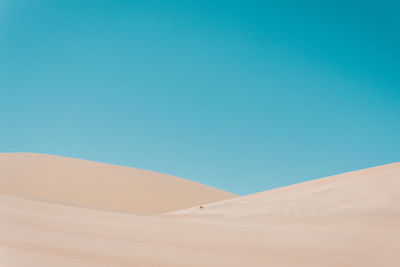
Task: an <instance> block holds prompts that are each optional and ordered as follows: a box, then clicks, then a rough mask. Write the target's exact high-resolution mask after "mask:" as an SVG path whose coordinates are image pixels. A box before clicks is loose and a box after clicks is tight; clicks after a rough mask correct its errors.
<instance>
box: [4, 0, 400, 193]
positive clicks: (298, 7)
mask: <svg viewBox="0 0 400 267" xmlns="http://www.w3.org/2000/svg"><path fill="white" fill-rule="evenodd" d="M300 2H301V3H300ZM399 47H400V4H399V2H398V1H322V2H321V1H232V0H230V1H222V0H221V1H207V0H204V1H166V0H163V1H122V0H121V1H118V0H115V1H111V0H109V1H105V0H96V1H94V0H93V1H91V0H87V1H78V0H59V1H52V0H36V1H28V0H0V152H37V153H48V154H56V155H63V156H70V157H76V158H83V159H88V160H95V161H101V162H106V163H113V164H119V165H126V166H132V167H137V168H142V169H149V170H153V171H158V172H162V173H167V174H172V175H176V176H180V177H183V178H187V179H190V180H194V181H197V182H200V183H204V184H208V185H211V186H215V187H218V188H221V189H225V190H228V191H231V192H233V193H237V194H249V193H254V192H259V191H264V190H267V189H271V188H275V187H279V186H283V185H288V184H293V183H297V182H301V181H305V180H310V179H315V178H320V177H325V176H328V175H333V174H337V173H341V172H346V171H351V170H357V169H361V168H366V167H372V166H376V165H380V164H386V163H391V162H396V161H400V49H399Z"/></svg>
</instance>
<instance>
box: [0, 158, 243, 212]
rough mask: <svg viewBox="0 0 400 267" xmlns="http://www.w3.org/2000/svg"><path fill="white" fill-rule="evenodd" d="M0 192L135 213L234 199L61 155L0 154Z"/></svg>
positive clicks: (175, 181) (184, 183) (137, 171)
mask: <svg viewBox="0 0 400 267" xmlns="http://www.w3.org/2000/svg"><path fill="white" fill-rule="evenodd" d="M0 170H1V171H0V194H3V195H10V196H17V197H22V198H28V199H32V200H41V201H49V202H52V203H61V204H68V205H73V206H81V207H90V208H99V209H104V210H113V211H120V212H127V213H135V214H159V213H164V212H167V211H174V210H178V209H184V208H189V207H193V206H195V205H198V204H204V203H210V202H215V201H218V200H223V199H227V198H231V197H234V196H235V195H234V194H231V193H228V192H225V191H222V190H218V189H216V188H213V187H209V186H205V185H202V184H199V183H196V182H192V181H189V180H185V179H182V178H178V177H174V176H171V175H166V174H161V173H156V172H152V171H146V170H141V169H135V168H129V167H121V166H116V165H110V164H103V163H97V162H92V161H87V160H79V159H71V158H66V157H59V156H52V155H44V154H29V153H3V154H0Z"/></svg>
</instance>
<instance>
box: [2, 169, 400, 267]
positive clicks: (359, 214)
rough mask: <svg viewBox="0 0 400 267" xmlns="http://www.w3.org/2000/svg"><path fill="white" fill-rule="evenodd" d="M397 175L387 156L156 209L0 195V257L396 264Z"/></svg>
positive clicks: (17, 262) (78, 261)
mask: <svg viewBox="0 0 400 267" xmlns="http://www.w3.org/2000/svg"><path fill="white" fill-rule="evenodd" d="M173 181H174V180H173ZM399 185H400V164H390V165H385V166H380V167H376V168H371V169H366V170H361V171H357V172H351V173H346V174H342V175H337V176H332V177H328V178H325V179H319V180H315V181H311V182H306V183H302V184H297V185H293V186H289V187H284V188H280V189H276V190H271V191H266V192H262V193H257V194H254V195H249V196H245V197H236V198H232V199H228V200H223V201H218V202H216V203H212V204H206V205H204V208H203V209H202V210H200V208H199V206H198V205H196V206H195V207H193V208H190V209H184V210H180V211H175V212H169V213H166V214H163V215H157V216H154V215H152V216H140V215H135V214H125V213H118V212H111V211H105V210H95V209H89V208H83V207H71V206H66V205H60V204H52V203H48V202H47V203H46V202H40V201H33V200H27V199H20V198H16V197H10V196H1V195H0V266H7V267H8V266H10V267H25V266H40V267H46V266H60V267H64V266H90V267H92V266H94V267H96V266H99V267H100V266H144V267H146V266H195V267H196V266H274V267H293V266H295V267H312V266H315V267H317V266H326V267H337V266H341V267H354V266H362V267H373V266H374V267H375V266H385V267H397V266H398V263H399V262H400V205H399V202H400V187H399Z"/></svg>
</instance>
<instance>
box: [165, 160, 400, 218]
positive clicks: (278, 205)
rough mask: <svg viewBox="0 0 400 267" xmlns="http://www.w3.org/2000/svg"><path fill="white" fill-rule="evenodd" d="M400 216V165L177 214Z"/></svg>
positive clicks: (353, 173) (225, 201) (258, 194)
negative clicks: (393, 214) (392, 214)
mask: <svg viewBox="0 0 400 267" xmlns="http://www.w3.org/2000/svg"><path fill="white" fill-rule="evenodd" d="M399 212H400V163H393V164H387V165H383V166H378V167H373V168H368V169H363V170H359V171H354V172H348V173H344V174H340V175H335V176H331V177H327V178H322V179H317V180H312V181H309V182H304V183H300V184H295V185H291V186H286V187H282V188H278V189H274V190H269V191H265V192H261V193H256V194H252V195H248V196H243V197H238V198H233V199H228V200H223V201H220V202H216V203H211V204H208V205H204V208H203V209H202V210H201V211H200V209H199V208H198V207H193V208H190V209H186V210H182V211H175V212H172V213H170V214H171V215H176V216H178V215H181V216H180V217H181V218H183V217H188V218H190V217H193V218H196V217H199V218H229V219H234V218H237V219H239V218H243V219H245V220H249V219H250V218H252V219H254V220H255V221H256V220H257V219H260V220H261V221H263V220H267V219H271V218H273V217H280V218H286V217H304V216H317V217H321V216H331V215H332V216H333V215H340V214H352V215H354V214H360V213H375V214H376V213H399Z"/></svg>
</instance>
